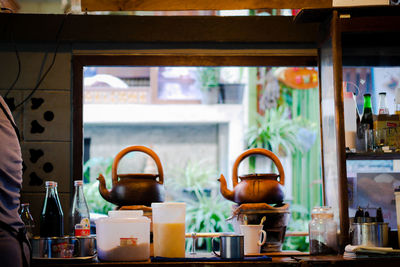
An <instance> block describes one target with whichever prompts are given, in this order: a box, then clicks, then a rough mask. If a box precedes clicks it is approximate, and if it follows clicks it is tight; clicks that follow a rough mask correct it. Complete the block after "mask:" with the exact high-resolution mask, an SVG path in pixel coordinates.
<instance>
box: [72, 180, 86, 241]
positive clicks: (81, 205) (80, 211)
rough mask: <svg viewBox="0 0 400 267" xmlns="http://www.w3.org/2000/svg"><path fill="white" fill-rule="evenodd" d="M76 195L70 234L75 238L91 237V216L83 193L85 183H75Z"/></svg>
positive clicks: (80, 181) (77, 181) (78, 181)
mask: <svg viewBox="0 0 400 267" xmlns="http://www.w3.org/2000/svg"><path fill="white" fill-rule="evenodd" d="M74 185H75V193H74V199H73V202H72V208H71V213H70V228H71V230H70V234H71V235H75V236H87V235H90V214H89V207H88V205H87V203H86V199H85V195H84V193H83V181H82V180H76V181H74Z"/></svg>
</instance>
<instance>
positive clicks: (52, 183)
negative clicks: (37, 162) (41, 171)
mask: <svg viewBox="0 0 400 267" xmlns="http://www.w3.org/2000/svg"><path fill="white" fill-rule="evenodd" d="M45 185H46V187H50V186H52V187H57V182H54V181H46V183H45Z"/></svg>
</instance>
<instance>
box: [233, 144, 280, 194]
mask: <svg viewBox="0 0 400 267" xmlns="http://www.w3.org/2000/svg"><path fill="white" fill-rule="evenodd" d="M255 154H256V155H257V154H258V155H264V156H266V157H268V158H270V159H271V160H272V161H273V162H274V163H275V166H276V167H277V168H278V171H279V177H280V179H279V183H280V184H281V185H285V172H284V171H283V166H282V163H281V161H280V160H279V158H278V157H277V156H276V155H275V154H274V153H272V152H271V151H269V150H267V149H264V148H252V149H248V150H246V151H245V152H243V153H242V154H241V155H240V156H239V157H238V158H237V159H236V161H235V163H234V164H233V173H232V185H233V187H235V186H236V185H237V184H238V168H239V164H240V162H242V160H243V159H245V158H247V157H248V156H250V155H255Z"/></svg>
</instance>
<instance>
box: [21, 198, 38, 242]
mask: <svg viewBox="0 0 400 267" xmlns="http://www.w3.org/2000/svg"><path fill="white" fill-rule="evenodd" d="M19 216H20V217H21V220H22V221H23V222H24V224H25V228H26V234H27V236H28V238H32V237H33V229H34V228H35V221H34V220H33V217H32V215H31V212H30V210H29V203H23V204H21V211H20V213H19Z"/></svg>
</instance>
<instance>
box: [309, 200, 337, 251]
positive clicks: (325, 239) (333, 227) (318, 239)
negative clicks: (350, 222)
mask: <svg viewBox="0 0 400 267" xmlns="http://www.w3.org/2000/svg"><path fill="white" fill-rule="evenodd" d="M311 219H312V220H311V222H310V223H309V225H308V228H309V236H310V255H327V254H337V252H338V248H337V235H336V231H337V224H336V222H335V221H334V219H333V211H332V209H331V207H327V206H322V207H315V208H313V210H312V212H311Z"/></svg>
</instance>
